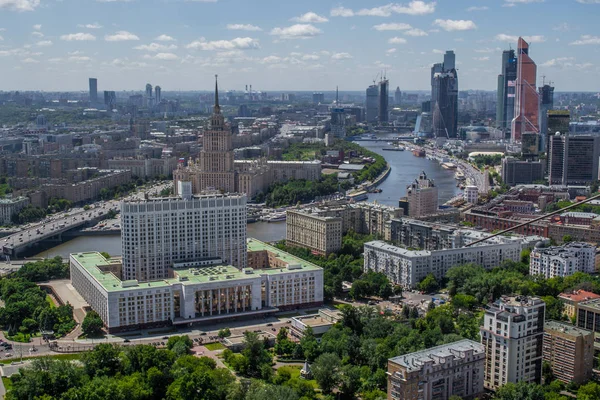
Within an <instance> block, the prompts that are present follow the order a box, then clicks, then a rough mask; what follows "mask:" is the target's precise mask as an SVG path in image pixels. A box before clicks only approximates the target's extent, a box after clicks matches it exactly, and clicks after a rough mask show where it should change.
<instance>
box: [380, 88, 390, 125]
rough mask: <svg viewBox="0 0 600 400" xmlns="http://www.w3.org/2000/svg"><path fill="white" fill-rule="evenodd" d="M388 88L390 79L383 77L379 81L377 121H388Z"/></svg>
mask: <svg viewBox="0 0 600 400" xmlns="http://www.w3.org/2000/svg"><path fill="white" fill-rule="evenodd" d="M389 88H390V81H388V80H387V79H386V78H383V79H382V80H381V82H379V122H380V123H384V122H388V121H389V110H388V104H389V94H388V93H389Z"/></svg>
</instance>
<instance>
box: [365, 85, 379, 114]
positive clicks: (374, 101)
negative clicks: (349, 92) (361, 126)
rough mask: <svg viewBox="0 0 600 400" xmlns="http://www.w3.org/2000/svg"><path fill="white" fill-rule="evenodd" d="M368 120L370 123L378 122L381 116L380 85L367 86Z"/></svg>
mask: <svg viewBox="0 0 600 400" xmlns="http://www.w3.org/2000/svg"><path fill="white" fill-rule="evenodd" d="M366 108H367V111H366V120H367V122H368V123H374V122H377V117H378V116H379V87H378V86H377V85H371V86H369V87H368V88H367V103H366Z"/></svg>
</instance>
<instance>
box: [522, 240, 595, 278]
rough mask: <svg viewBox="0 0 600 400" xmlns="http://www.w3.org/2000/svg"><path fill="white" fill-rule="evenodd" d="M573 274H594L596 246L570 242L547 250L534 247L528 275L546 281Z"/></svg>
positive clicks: (530, 257)
mask: <svg viewBox="0 0 600 400" xmlns="http://www.w3.org/2000/svg"><path fill="white" fill-rule="evenodd" d="M575 272H585V273H588V274H592V273H594V272H596V246H592V245H591V244H588V243H581V242H571V243H567V244H565V245H563V246H553V247H548V248H543V247H538V246H536V247H535V248H534V249H533V250H532V252H531V255H530V256H529V274H530V275H542V276H543V277H545V278H546V279H550V278H554V277H557V276H560V277H565V276H570V275H573V274H574V273H575Z"/></svg>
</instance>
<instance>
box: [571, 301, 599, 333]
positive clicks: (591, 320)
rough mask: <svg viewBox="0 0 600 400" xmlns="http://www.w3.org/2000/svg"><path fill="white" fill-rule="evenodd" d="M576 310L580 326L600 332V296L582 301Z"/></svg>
mask: <svg viewBox="0 0 600 400" xmlns="http://www.w3.org/2000/svg"><path fill="white" fill-rule="evenodd" d="M576 311H577V327H578V328H582V329H587V330H588V331H593V332H600V298H595V299H592V300H588V301H582V302H580V303H579V304H578V305H577V307H576Z"/></svg>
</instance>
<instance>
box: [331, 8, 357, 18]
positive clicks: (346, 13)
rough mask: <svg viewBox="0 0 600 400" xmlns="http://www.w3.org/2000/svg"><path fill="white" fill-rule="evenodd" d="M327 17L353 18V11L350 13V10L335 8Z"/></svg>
mask: <svg viewBox="0 0 600 400" xmlns="http://www.w3.org/2000/svg"><path fill="white" fill-rule="evenodd" d="M329 15H331V16H332V17H353V16H354V11H352V10H351V9H350V8H345V7H336V8H332V9H331V12H330V13H329Z"/></svg>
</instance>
